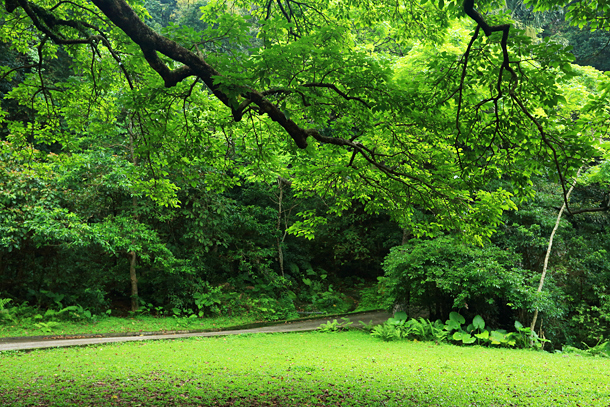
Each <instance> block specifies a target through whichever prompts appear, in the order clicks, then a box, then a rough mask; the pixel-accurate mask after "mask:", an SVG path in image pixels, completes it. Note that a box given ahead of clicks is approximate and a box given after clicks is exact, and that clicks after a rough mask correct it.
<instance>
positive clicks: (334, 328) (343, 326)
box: [318, 317, 353, 333]
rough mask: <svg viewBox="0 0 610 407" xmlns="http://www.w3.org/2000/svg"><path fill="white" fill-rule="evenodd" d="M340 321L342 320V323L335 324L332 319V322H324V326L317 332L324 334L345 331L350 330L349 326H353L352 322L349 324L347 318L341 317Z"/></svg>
mask: <svg viewBox="0 0 610 407" xmlns="http://www.w3.org/2000/svg"><path fill="white" fill-rule="evenodd" d="M341 319H342V320H343V322H337V320H336V319H333V320H332V322H331V321H326V323H325V324H321V325H320V326H319V327H318V331H320V332H324V333H334V332H341V331H347V330H348V329H349V328H350V326H351V325H352V324H353V322H351V321H350V319H349V318H345V317H343V318H341Z"/></svg>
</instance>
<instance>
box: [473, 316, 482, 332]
mask: <svg viewBox="0 0 610 407" xmlns="http://www.w3.org/2000/svg"><path fill="white" fill-rule="evenodd" d="M472 324H473V325H474V327H475V329H478V330H483V329H485V321H484V320H483V317H481V316H480V315H477V316H475V317H474V319H473V320H472Z"/></svg>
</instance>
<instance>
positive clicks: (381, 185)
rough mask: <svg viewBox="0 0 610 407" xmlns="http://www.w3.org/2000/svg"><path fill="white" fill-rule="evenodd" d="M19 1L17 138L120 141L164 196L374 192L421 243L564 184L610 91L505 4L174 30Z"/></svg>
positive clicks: (232, 18) (238, 4)
mask: <svg viewBox="0 0 610 407" xmlns="http://www.w3.org/2000/svg"><path fill="white" fill-rule="evenodd" d="M540 4H541V5H540V6H539V7H551V6H553V5H554V4H555V3H551V2H546V3H544V2H541V3H540ZM556 4H559V3H556ZM545 5H546V6H545ZM4 6H5V8H4V9H3V10H2V11H1V12H0V18H1V19H2V21H3V24H2V26H1V27H0V39H2V41H5V42H8V43H10V44H11V47H12V48H13V49H15V50H17V51H19V52H22V53H24V54H27V55H28V56H29V58H30V61H31V63H30V64H28V65H27V66H25V67H22V68H10V67H3V68H2V71H0V72H1V73H0V74H1V75H3V76H2V78H3V79H5V80H11V79H12V78H13V77H14V75H15V74H16V72H17V71H19V70H20V69H21V70H23V71H24V72H26V75H25V79H24V80H23V81H22V82H20V83H15V84H14V85H15V86H14V87H13V88H12V90H11V91H10V92H9V93H8V95H7V96H6V97H8V98H10V99H13V100H15V101H16V102H18V103H19V104H21V105H22V106H23V107H24V109H26V108H27V109H30V111H31V112H32V113H31V118H30V120H13V119H11V117H10V116H8V115H6V114H5V115H4V119H3V125H4V126H5V128H6V130H7V131H8V133H9V134H10V136H8V138H9V139H10V140H11V141H13V142H15V143H24V142H34V143H42V144H46V145H52V144H54V143H60V145H61V147H62V148H63V149H64V150H66V151H81V150H87V149H95V148H97V147H98V146H99V145H100V144H102V145H105V146H115V147H113V148H117V147H116V146H119V147H118V150H117V151H121V154H122V155H123V156H124V157H125V158H126V159H130V160H131V161H132V163H134V164H138V165H137V168H136V169H135V170H134V171H132V173H131V177H132V180H131V183H132V185H133V188H134V191H135V193H142V192H144V193H147V194H149V195H150V196H152V197H154V198H155V199H157V200H159V201H160V202H161V203H164V204H169V205H178V204H179V202H178V200H177V198H176V188H177V187H176V177H178V178H180V179H182V180H187V181H188V182H191V183H192V184H193V185H194V184H197V183H201V182H203V183H205V184H206V186H207V187H208V188H209V189H216V190H218V189H220V190H222V189H224V188H228V187H231V186H233V185H237V184H239V183H240V182H241V180H244V179H254V178H262V179H266V180H268V179H272V178H275V177H278V176H281V177H283V178H285V179H290V180H291V181H292V186H293V187H294V188H295V189H296V190H297V191H299V193H300V195H302V196H308V195H312V194H318V195H320V196H322V197H323V198H330V199H328V203H329V211H331V212H336V213H341V212H343V211H347V210H350V208H351V206H352V204H353V202H356V201H358V202H361V203H363V204H364V205H365V206H366V209H367V210H368V211H370V212H373V213H374V212H378V211H380V210H382V209H383V210H387V211H389V212H390V213H391V214H392V215H393V216H394V217H395V219H397V220H398V221H399V222H401V223H402V224H403V225H405V226H407V225H409V226H410V228H411V229H412V230H413V232H414V233H415V234H416V235H420V236H421V235H424V234H428V235H435V234H438V233H439V232H440V231H441V230H443V229H447V228H453V229H457V230H461V231H462V232H464V233H465V234H468V235H471V236H474V237H475V239H476V240H479V241H480V240H481V239H484V238H486V237H487V236H489V235H490V233H492V231H493V229H494V227H495V226H496V225H497V224H498V223H499V222H500V216H501V214H502V212H503V211H504V210H508V209H514V208H516V206H515V201H516V199H515V197H518V198H522V197H526V196H528V195H529V194H530V193H531V189H530V186H531V182H530V178H531V177H532V176H533V175H536V174H539V173H546V172H554V173H556V174H557V175H558V177H559V180H560V181H561V183H562V184H566V179H568V178H569V177H571V176H572V175H573V174H574V173H575V172H576V169H578V168H579V167H580V166H581V165H582V164H583V163H585V162H587V161H588V160H590V158H591V157H592V156H594V155H595V154H596V150H595V148H594V146H593V140H594V139H595V137H594V135H595V132H596V129H595V128H591V122H590V120H589V121H588V119H587V117H590V116H595V114H596V112H598V111H599V110H600V109H601V110H603V109H605V105H606V104H605V98H602V99H600V98H599V97H597V96H595V92H596V90H595V89H587V90H586V92H585V94H584V95H585V97H583V98H577V99H575V98H570V97H569V91H568V90H569V89H571V88H572V87H573V86H574V81H575V80H577V77H578V76H579V74H580V73H579V72H578V71H576V70H574V69H573V68H572V66H571V64H570V63H571V61H572V60H573V57H572V55H571V54H570V53H569V52H568V51H569V50H566V49H563V48H562V46H560V45H558V44H554V43H551V42H549V41H538V40H533V39H532V38H531V37H529V36H527V35H525V33H524V32H522V31H519V30H516V29H514V28H511V26H510V23H511V19H510V15H509V13H508V11H507V10H504V9H502V7H501V6H500V5H498V4H496V3H495V2H490V1H481V2H477V4H476V5H475V4H473V1H472V0H466V1H465V2H464V3H463V4H462V3H461V2H457V1H448V2H446V3H445V2H444V1H443V0H440V1H439V2H430V1H427V0H422V1H408V2H407V1H402V0H383V1H367V0H353V1H327V0H311V1H309V0H308V1H305V2H295V1H292V0H276V1H271V0H258V1H248V2H246V1H239V0H238V1H234V2H227V1H223V0H214V1H210V2H207V3H202V4H201V8H200V12H201V14H200V15H201V21H200V24H194V23H192V22H191V24H190V25H183V24H180V21H178V20H177V21H173V22H170V23H169V24H168V25H167V26H165V27H163V28H161V29H160V30H158V31H155V30H154V29H152V28H151V27H150V26H149V25H147V21H149V22H151V25H155V24H156V25H158V24H157V23H155V24H152V20H150V15H149V13H148V11H147V10H146V9H145V8H144V7H143V5H142V4H141V3H139V2H136V1H132V2H128V1H125V0H91V1H87V0H75V1H70V2H66V1H58V0H4ZM182 7H186V6H184V5H183V6H182ZM482 13H484V14H485V18H483V17H482ZM187 14H188V13H187V12H184V11H181V12H180V13H176V15H187ZM574 15H575V16H576V14H574ZM575 18H577V17H575ZM578 18H581V17H578ZM586 18H588V17H587V16H584V17H582V19H585V20H586ZM155 21H157V20H155ZM578 21H581V20H578ZM583 21H584V20H583ZM482 34H485V36H483V35H482ZM53 60H60V61H62V62H63V63H64V64H65V70H64V71H63V75H61V77H58V76H60V75H52V72H51V69H50V68H49V67H50V63H51V62H52V61H53ZM566 89H568V90H566ZM589 94H594V96H592V98H593V99H591V100H596V101H597V104H591V103H590V104H589V105H587V102H588V99H587V97H589ZM596 97H597V99H595V98H596ZM600 100H601V101H600ZM585 108H586V109H588V110H583V111H584V112H588V113H585V114H583V115H578V114H576V112H579V111H580V110H582V109H585ZM587 114H588V115H589V116H587ZM602 124H603V123H601V122H595V126H597V125H602ZM128 150H131V152H129V153H128ZM500 179H502V180H503V181H508V184H507V185H508V187H507V186H506V184H505V186H504V188H502V187H497V188H496V187H490V185H493V184H490V182H491V181H496V180H500ZM302 215H303V216H304V220H303V222H301V223H299V224H297V226H296V227H295V229H293V232H294V233H297V234H299V233H300V234H304V235H308V233H310V232H308V227H309V226H311V225H315V224H319V223H320V222H321V219H320V218H319V215H320V214H319V213H312V212H309V213H304V214H302Z"/></svg>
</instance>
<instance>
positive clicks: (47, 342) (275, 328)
mask: <svg viewBox="0 0 610 407" xmlns="http://www.w3.org/2000/svg"><path fill="white" fill-rule="evenodd" d="M391 316H392V315H391V314H389V313H387V312H379V311H375V312H365V313H359V314H355V315H347V317H348V318H350V320H351V322H353V323H354V325H353V326H359V325H360V324H359V323H358V321H363V322H365V323H367V324H368V323H369V321H371V320H372V321H373V324H381V323H384V322H385V321H386V320H387V319H388V318H389V317H391ZM335 318H336V319H337V320H339V318H338V317H324V318H317V319H311V320H308V321H299V322H286V323H283V324H278V325H272V326H266V327H260V328H250V329H238V330H228V329H227V330H225V331H218V332H190V333H176V334H160V335H156V334H152V335H151V334H148V335H141V336H115V337H89V338H79V339H43V340H41V339H38V340H32V339H28V338H15V339H12V338H3V339H4V340H3V342H2V343H0V351H7V350H24V349H40V348H58V347H64V346H83V345H97V344H102V343H111V342H129V341H150V340H159V339H178V338H191V337H193V336H222V335H239V334H254V333H275V332H299V331H313V330H315V329H316V328H318V327H319V326H320V324H323V323H325V322H326V321H328V320H333V319H335Z"/></svg>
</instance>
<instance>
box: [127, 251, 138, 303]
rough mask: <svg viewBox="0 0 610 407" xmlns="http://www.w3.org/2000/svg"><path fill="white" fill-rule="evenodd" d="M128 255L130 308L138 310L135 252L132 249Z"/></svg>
mask: <svg viewBox="0 0 610 407" xmlns="http://www.w3.org/2000/svg"><path fill="white" fill-rule="evenodd" d="M128 255H129V279H130V280H131V310H132V311H133V312H135V311H137V310H138V305H139V304H138V303H139V301H138V277H137V276H136V257H137V256H136V252H134V251H133V250H132V251H130V252H129V253H128Z"/></svg>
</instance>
